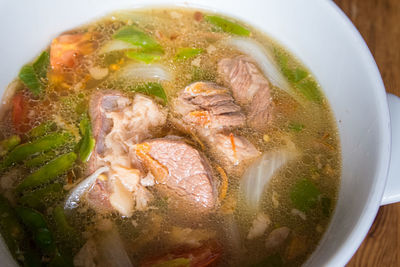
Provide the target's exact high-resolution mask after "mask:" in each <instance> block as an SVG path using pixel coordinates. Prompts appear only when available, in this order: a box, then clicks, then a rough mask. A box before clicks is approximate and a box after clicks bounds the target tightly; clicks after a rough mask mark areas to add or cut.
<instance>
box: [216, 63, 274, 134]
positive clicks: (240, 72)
mask: <svg viewBox="0 0 400 267" xmlns="http://www.w3.org/2000/svg"><path fill="white" fill-rule="evenodd" d="M218 73H219V75H220V76H221V77H222V78H223V79H224V80H225V82H226V83H228V84H229V85H230V87H231V88H232V91H233V97H234V98H235V100H236V101H238V103H239V104H240V105H242V106H243V107H246V111H247V116H248V118H247V120H248V124H249V125H250V126H251V127H254V128H255V129H258V130H260V131H263V130H265V129H266V128H267V127H268V124H269V123H270V122H271V121H272V118H273V107H274V104H273V102H272V97H271V93H270V83H269V82H268V80H267V79H266V78H265V77H264V76H263V75H262V72H261V71H260V70H259V69H258V68H257V66H256V64H255V63H254V62H253V61H252V60H251V58H249V57H247V56H237V57H234V58H224V59H222V60H221V61H220V62H219V63H218Z"/></svg>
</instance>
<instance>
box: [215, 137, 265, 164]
mask: <svg viewBox="0 0 400 267" xmlns="http://www.w3.org/2000/svg"><path fill="white" fill-rule="evenodd" d="M213 144H214V145H215V146H213V151H215V152H216V153H218V154H220V155H223V157H222V159H223V160H224V162H225V164H224V165H225V166H232V165H233V166H237V165H239V164H241V163H243V162H248V161H249V160H252V159H255V158H256V157H258V156H260V155H261V153H260V151H258V150H257V148H255V147H254V145H253V144H252V143H250V142H249V141H248V140H247V139H246V138H244V137H243V136H239V135H234V134H233V133H230V134H223V133H218V134H216V135H215V136H214V141H213Z"/></svg>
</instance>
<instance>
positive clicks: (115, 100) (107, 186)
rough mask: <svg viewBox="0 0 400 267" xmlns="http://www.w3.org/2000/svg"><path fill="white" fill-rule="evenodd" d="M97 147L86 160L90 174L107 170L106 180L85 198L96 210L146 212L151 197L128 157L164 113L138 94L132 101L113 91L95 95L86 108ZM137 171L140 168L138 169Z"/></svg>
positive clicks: (127, 213) (133, 160)
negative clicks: (104, 167)
mask: <svg viewBox="0 0 400 267" xmlns="http://www.w3.org/2000/svg"><path fill="white" fill-rule="evenodd" d="M89 115H90V117H91V123H92V129H93V135H94V138H95V139H96V146H95V149H94V152H93V153H92V156H91V158H90V160H89V168H88V169H89V172H90V173H92V172H93V171H94V170H96V169H98V168H99V167H102V166H108V167H109V168H110V173H109V175H108V177H107V179H104V180H103V181H99V179H97V181H96V183H95V184H94V186H93V187H92V188H91V189H90V190H89V193H88V194H87V200H88V203H89V205H90V206H91V207H92V208H94V209H95V210H97V211H99V210H103V211H105V212H110V211H113V210H116V211H118V212H119V213H120V214H122V215H123V216H128V217H129V216H131V215H132V214H133V211H134V210H135V209H136V210H145V209H147V206H148V202H150V201H151V200H152V194H151V193H150V192H149V191H148V190H147V189H146V188H145V185H144V183H141V179H142V178H143V179H147V180H145V182H146V181H147V184H148V185H149V186H151V185H150V184H149V183H148V180H149V178H148V177H146V175H145V173H142V172H141V171H140V170H139V169H137V167H138V165H140V163H139V162H138V161H137V159H136V158H135V157H132V156H131V155H130V153H129V151H130V148H131V147H132V146H133V145H135V144H136V143H137V142H140V141H142V140H143V139H145V138H149V137H151V136H152V135H151V132H152V131H154V128H157V127H159V126H161V125H163V124H164V123H165V121H166V112H165V111H164V110H163V109H162V108H161V107H160V106H159V105H157V104H156V103H155V102H154V101H152V100H151V99H150V98H148V97H145V96H142V95H140V94H137V95H136V96H135V98H134V99H133V100H131V99H129V98H127V97H125V96H124V95H122V94H121V93H119V92H116V91H105V92H104V91H103V92H98V93H96V94H94V95H93V96H92V98H91V101H90V104H89ZM139 167H140V166H139Z"/></svg>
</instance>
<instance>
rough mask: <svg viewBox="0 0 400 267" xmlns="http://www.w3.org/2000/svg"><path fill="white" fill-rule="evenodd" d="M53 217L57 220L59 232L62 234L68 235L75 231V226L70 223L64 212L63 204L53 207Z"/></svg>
mask: <svg viewBox="0 0 400 267" xmlns="http://www.w3.org/2000/svg"><path fill="white" fill-rule="evenodd" d="M53 218H54V221H55V222H56V226H57V230H58V232H59V233H61V234H62V235H64V236H68V235H70V234H71V233H72V232H74V231H75V230H74V228H72V227H71V226H70V225H69V223H68V221H67V218H66V217H65V214H64V209H63V208H62V207H61V206H57V207H55V208H54V209H53Z"/></svg>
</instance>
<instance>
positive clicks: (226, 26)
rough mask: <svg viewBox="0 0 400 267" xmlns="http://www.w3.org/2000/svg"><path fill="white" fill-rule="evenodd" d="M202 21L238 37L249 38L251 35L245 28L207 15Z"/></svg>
mask: <svg viewBox="0 0 400 267" xmlns="http://www.w3.org/2000/svg"><path fill="white" fill-rule="evenodd" d="M204 19H205V20H206V21H208V22H209V23H211V24H213V25H215V26H217V27H218V28H220V29H221V30H222V31H224V32H227V33H233V34H236V35H240V36H249V35H250V33H251V32H250V31H249V30H248V29H246V28H245V27H243V26H241V25H239V24H237V23H235V22H232V21H230V20H227V19H225V18H222V17H219V16H214V15H208V16H205V17H204Z"/></svg>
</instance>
